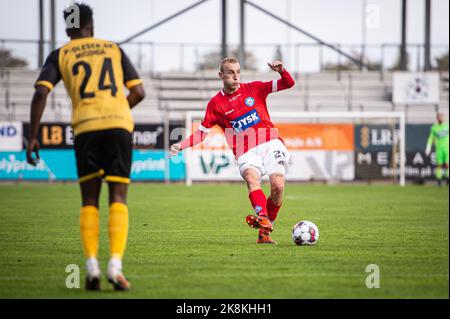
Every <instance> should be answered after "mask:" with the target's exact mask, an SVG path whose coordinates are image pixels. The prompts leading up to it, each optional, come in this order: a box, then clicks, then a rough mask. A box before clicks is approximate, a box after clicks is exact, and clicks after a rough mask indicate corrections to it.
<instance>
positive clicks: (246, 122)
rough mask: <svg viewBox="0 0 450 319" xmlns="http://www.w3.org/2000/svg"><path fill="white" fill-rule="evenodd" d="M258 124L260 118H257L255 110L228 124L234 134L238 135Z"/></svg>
mask: <svg viewBox="0 0 450 319" xmlns="http://www.w3.org/2000/svg"><path fill="white" fill-rule="evenodd" d="M259 122H261V118H260V117H259V115H258V112H256V110H252V111H250V112H248V113H246V114H244V115H242V116H240V117H238V118H237V119H235V120H234V121H230V124H231V126H232V127H233V129H234V130H235V131H236V132H238V133H240V132H243V131H245V130H246V129H248V128H249V127H252V126H254V125H256V124H258V123H259Z"/></svg>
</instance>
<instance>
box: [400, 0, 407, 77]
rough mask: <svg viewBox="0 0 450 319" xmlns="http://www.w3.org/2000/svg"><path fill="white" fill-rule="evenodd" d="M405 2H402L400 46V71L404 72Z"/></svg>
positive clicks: (405, 57) (404, 0)
mask: <svg viewBox="0 0 450 319" xmlns="http://www.w3.org/2000/svg"><path fill="white" fill-rule="evenodd" d="M406 12H407V2H406V0H402V44H401V46H400V70H401V71H406V68H407V61H406V59H407V56H406V19H407V15H406Z"/></svg>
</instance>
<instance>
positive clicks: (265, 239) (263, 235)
mask: <svg viewBox="0 0 450 319" xmlns="http://www.w3.org/2000/svg"><path fill="white" fill-rule="evenodd" d="M256 243H257V244H275V245H276V244H278V243H277V242H276V241H274V240H273V239H272V238H270V236H269V233H268V232H267V231H265V230H264V229H260V230H259V233H258V239H257V240H256Z"/></svg>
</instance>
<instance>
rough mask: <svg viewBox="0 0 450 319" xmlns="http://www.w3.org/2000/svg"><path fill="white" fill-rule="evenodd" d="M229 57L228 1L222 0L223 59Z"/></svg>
mask: <svg viewBox="0 0 450 319" xmlns="http://www.w3.org/2000/svg"><path fill="white" fill-rule="evenodd" d="M227 55H228V54H227V0H222V53H221V56H222V59H223V58H226V57H227Z"/></svg>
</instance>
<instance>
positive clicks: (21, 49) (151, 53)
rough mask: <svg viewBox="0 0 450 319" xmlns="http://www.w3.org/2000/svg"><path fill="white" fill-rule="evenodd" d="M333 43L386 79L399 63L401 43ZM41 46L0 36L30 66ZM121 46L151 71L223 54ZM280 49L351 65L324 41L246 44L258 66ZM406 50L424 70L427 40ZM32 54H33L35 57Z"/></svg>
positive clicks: (323, 64) (293, 62)
mask: <svg viewBox="0 0 450 319" xmlns="http://www.w3.org/2000/svg"><path fill="white" fill-rule="evenodd" d="M64 43H66V41H64V42H58V43H57V45H62V44H64ZM44 45H45V47H46V48H47V50H46V53H47V54H48V53H49V52H50V45H51V43H50V41H44ZM331 45H333V46H336V47H338V48H340V49H342V50H343V51H345V52H348V53H349V54H350V55H352V56H354V57H355V58H357V59H360V60H363V61H366V62H369V63H370V64H372V65H377V66H378V68H377V70H378V71H380V79H383V73H384V72H385V71H387V70H389V69H390V68H391V67H392V66H393V65H394V64H395V63H396V61H397V58H398V56H399V52H400V44H397V43H381V44H366V45H365V44H344V43H331ZM38 46H39V41H38V40H33V39H0V49H2V50H5V49H8V50H12V53H13V54H14V55H17V56H19V57H22V58H24V59H25V60H27V61H28V64H29V67H30V68H31V69H38ZM122 47H123V48H124V50H125V51H126V52H127V54H128V55H129V56H130V59H131V60H132V61H133V62H134V63H135V65H136V66H137V68H138V69H139V70H142V71H144V72H146V71H149V72H151V73H153V72H167V71H178V72H185V71H186V72H194V71H197V70H198V66H199V64H200V63H201V61H202V60H203V59H204V55H205V54H208V53H212V52H217V55H218V56H219V55H220V43H195V42H185V43H179V42H177V43H175V42H164V43H163V42H152V41H136V42H129V43H126V44H124V45H123V46H122ZM237 49H238V45H237V44H230V45H229V47H228V52H233V50H235V51H236V54H237V51H238V50H237ZM279 49H281V53H282V55H283V57H284V58H285V60H286V59H287V60H289V61H287V62H289V64H290V66H291V68H292V67H293V68H294V71H295V72H300V71H301V70H308V71H311V72H321V71H324V70H326V69H327V64H328V65H330V64H333V65H334V67H335V70H336V73H337V74H338V75H339V76H340V73H341V71H342V70H344V69H345V68H346V67H348V66H349V65H350V64H349V62H348V61H346V60H344V58H343V57H342V56H341V55H340V54H338V53H336V52H334V51H332V50H331V49H329V48H328V47H326V46H324V45H323V44H318V43H302V42H299V43H292V44H276V43H253V44H251V43H250V44H247V53H248V54H252V55H253V56H254V57H255V58H256V59H257V60H258V63H257V65H256V66H257V67H258V66H261V67H265V62H266V60H271V59H272V58H273V57H274V55H275V52H277V50H279ZM448 51H449V45H448V44H434V45H432V47H431V56H432V58H433V59H435V58H436V57H438V56H441V55H442V54H444V53H448ZM363 52H364V53H365V56H364V57H363V56H361V54H362V53H363ZM407 52H408V55H409V60H410V65H409V67H408V69H409V70H410V71H421V70H423V69H424V61H423V60H424V59H423V57H424V44H417V43H415V44H408V45H407ZM30 57H34V59H32V58H30ZM3 62H4V61H3ZM259 62H261V63H259ZM432 63H434V61H432ZM434 64H435V63H434ZM435 66H436V65H435ZM3 67H5V65H4V64H3V63H0V68H3ZM354 67H355V70H357V69H358V67H357V66H356V65H355V66H354ZM440 71H442V70H440ZM339 79H340V78H339Z"/></svg>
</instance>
